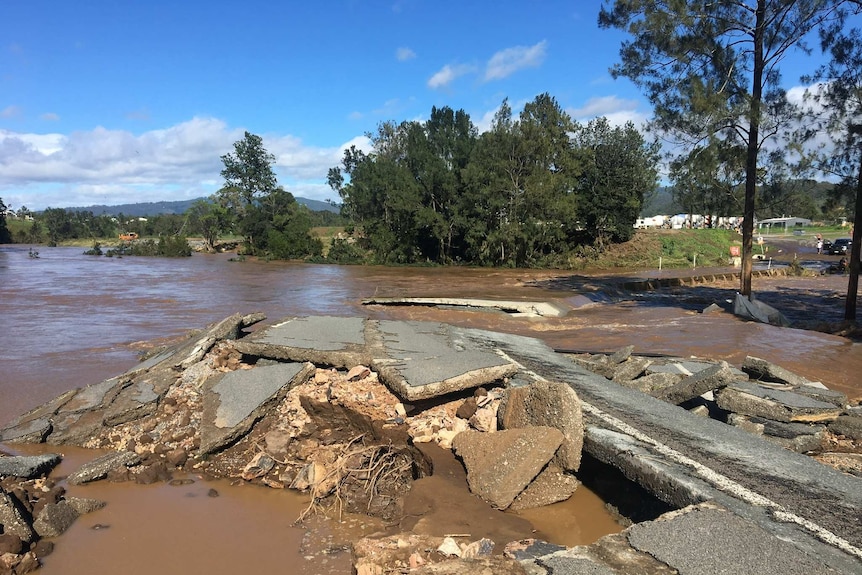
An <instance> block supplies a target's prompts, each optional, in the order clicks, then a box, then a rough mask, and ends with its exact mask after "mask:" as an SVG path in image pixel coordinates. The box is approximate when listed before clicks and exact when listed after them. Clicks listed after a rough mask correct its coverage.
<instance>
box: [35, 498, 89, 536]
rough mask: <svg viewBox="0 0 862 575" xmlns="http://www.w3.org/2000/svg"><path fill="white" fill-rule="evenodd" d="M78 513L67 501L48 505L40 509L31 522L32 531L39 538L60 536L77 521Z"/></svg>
mask: <svg viewBox="0 0 862 575" xmlns="http://www.w3.org/2000/svg"><path fill="white" fill-rule="evenodd" d="M78 515H79V514H78V512H77V511H76V510H75V508H74V507H73V506H72V505H70V504H69V502H68V501H59V502H57V503H50V504H48V505H46V506H45V507H43V508H42V511H40V512H39V515H38V516H37V517H36V519H35V520H34V521H33V530H34V531H36V533H38V534H39V536H40V537H57V536H59V535H62V534H63V533H64V532H65V531H66V529H68V528H69V527H71V526H72V523H74V522H75V520H76V519H78Z"/></svg>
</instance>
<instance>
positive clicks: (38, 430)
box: [0, 417, 53, 443]
mask: <svg viewBox="0 0 862 575" xmlns="http://www.w3.org/2000/svg"><path fill="white" fill-rule="evenodd" d="M52 429H53V426H52V425H51V421H50V420H49V419H48V418H47V417H45V418H42V419H33V420H30V421H24V422H22V423H19V424H17V425H10V426H9V427H5V428H3V429H2V430H0V442H6V441H9V442H13V441H16V442H20V443H42V442H43V441H45V438H46V437H47V436H48V434H49V433H51V430H52Z"/></svg>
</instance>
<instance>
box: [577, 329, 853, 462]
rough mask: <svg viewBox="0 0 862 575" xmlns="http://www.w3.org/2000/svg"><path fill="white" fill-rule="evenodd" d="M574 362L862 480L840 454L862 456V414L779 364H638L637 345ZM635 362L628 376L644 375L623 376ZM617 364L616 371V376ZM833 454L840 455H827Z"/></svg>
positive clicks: (650, 361) (668, 360)
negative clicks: (806, 455) (612, 367)
mask: <svg viewBox="0 0 862 575" xmlns="http://www.w3.org/2000/svg"><path fill="white" fill-rule="evenodd" d="M621 355H623V356H625V357H626V358H627V359H626V360H625V361H623V362H621V363H618V364H614V360H613V359H612V358H614V357H615V356H616V357H620V356H621ZM570 358H571V359H572V361H574V362H575V363H576V364H577V365H579V366H582V367H584V368H587V369H589V368H590V367H594V368H595V369H594V373H596V374H599V375H602V376H604V377H606V378H608V379H610V380H612V381H614V382H615V383H618V384H620V385H624V386H626V387H630V388H633V389H637V390H639V391H642V392H644V393H647V394H649V395H651V396H653V397H656V398H658V399H662V400H664V401H667V402H668V403H672V404H675V405H680V406H682V407H684V408H686V409H688V410H690V411H692V412H694V413H698V414H702V415H706V416H709V417H711V418H713V419H717V420H719V421H722V422H724V423H727V424H729V425H733V426H734V427H737V428H739V429H742V430H744V431H747V432H749V433H752V434H755V435H760V436H762V437H763V438H764V439H766V440H768V441H771V442H773V443H776V444H778V445H781V446H782V447H785V448H787V449H790V450H792V451H796V452H798V453H807V454H809V455H811V456H813V457H815V458H817V459H818V460H820V461H822V462H824V463H827V464H830V465H833V466H834V467H836V468H838V469H839V470H842V471H845V472H848V473H851V474H854V475H857V476H860V477H862V466H859V464H858V459H859V458H858V457H853V456H851V457H843V456H837V455H835V454H834V453H835V452H839V453H841V452H849V455H858V454H862V441H860V439H862V415H860V413H859V412H858V408H855V407H854V406H851V405H850V404H849V401H848V398H847V396H846V395H844V394H843V393H840V392H838V391H834V390H830V389H828V388H827V386H825V385H824V384H823V383H821V382H818V381H809V380H808V379H806V378H804V377H802V376H800V375H798V374H796V373H793V372H791V371H789V370H787V369H785V368H783V367H781V366H779V365H776V364H774V363H772V362H769V361H767V360H764V359H762V358H758V357H753V356H747V357H746V358H745V360H744V361H743V363H742V365H741V366H740V369H737V368H735V367H733V366H731V365H729V364H728V363H727V362H725V361H716V362H710V361H705V360H693V359H690V358H689V359H683V358H670V357H667V358H655V357H653V358H639V357H638V356H637V355H634V354H633V353H632V350H631V349H630V346H629V347H626V348H623V349H621V350H618V351H616V352H614V353H608V354H571V355H570ZM646 361H648V363H645V362H646ZM628 363H633V364H634V365H633V367H632V368H630V369H629V370H627V372H628V373H634V372H638V373H639V375H638V376H637V377H634V378H626V377H619V376H617V375H616V374H617V373H618V372H619V371H620V370H622V369H623V368H624V366H626V364H628ZM611 364H614V369H613V370H611V371H609V370H608V368H607V366H609V365H611ZM644 366H645V367H644ZM839 446H840V447H839ZM827 453H832V454H833V455H830V456H828V457H825V456H824V455H825V454H827ZM821 456H824V457H821ZM829 462H833V463H829Z"/></svg>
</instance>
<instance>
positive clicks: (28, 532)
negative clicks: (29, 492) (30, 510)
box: [0, 489, 36, 543]
mask: <svg viewBox="0 0 862 575" xmlns="http://www.w3.org/2000/svg"><path fill="white" fill-rule="evenodd" d="M27 515H28V514H27V513H25V512H24V510H23V509H22V508H21V507H20V505H19V504H18V501H17V500H16V499H15V498H14V497H12V496H11V495H9V494H8V493H6V492H4V491H3V490H2V489H0V525H3V533H11V534H12V535H15V536H17V537H18V538H20V539H21V540H22V541H24V542H25V543H30V542H31V541H33V539H35V537H36V534H35V532H34V531H33V528H32V526H31V525H30V523H29V522H28V521H27V519H26V517H27Z"/></svg>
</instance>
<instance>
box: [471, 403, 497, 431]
mask: <svg viewBox="0 0 862 575" xmlns="http://www.w3.org/2000/svg"><path fill="white" fill-rule="evenodd" d="M470 425H472V426H473V429H475V430H477V431H484V432H485V433H491V432H492V431H497V404H491V405H488V406H486V407H483V408H482V409H477V410H476V413H474V414H473V416H472V417H470Z"/></svg>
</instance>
